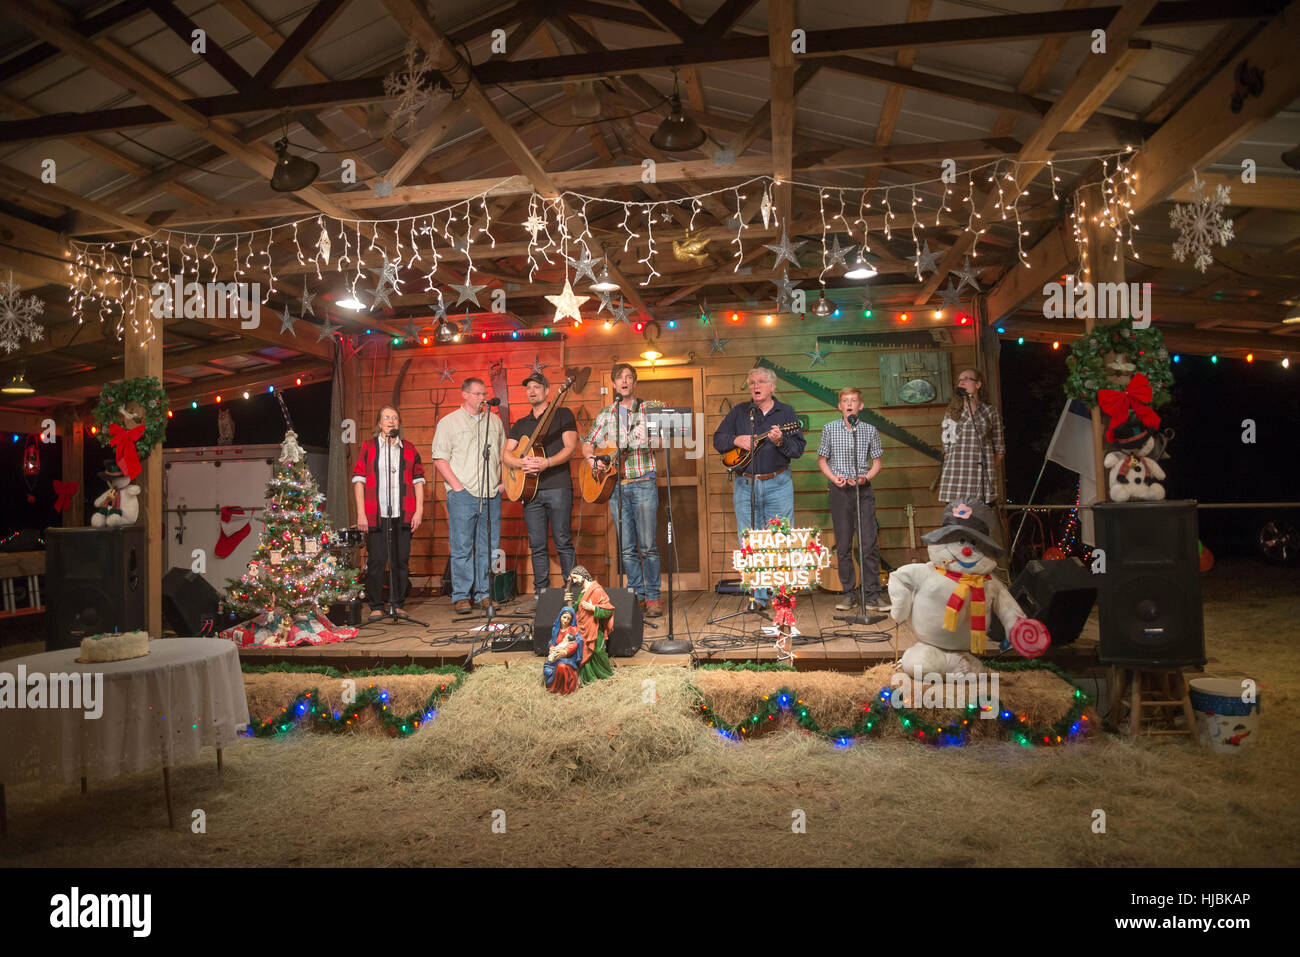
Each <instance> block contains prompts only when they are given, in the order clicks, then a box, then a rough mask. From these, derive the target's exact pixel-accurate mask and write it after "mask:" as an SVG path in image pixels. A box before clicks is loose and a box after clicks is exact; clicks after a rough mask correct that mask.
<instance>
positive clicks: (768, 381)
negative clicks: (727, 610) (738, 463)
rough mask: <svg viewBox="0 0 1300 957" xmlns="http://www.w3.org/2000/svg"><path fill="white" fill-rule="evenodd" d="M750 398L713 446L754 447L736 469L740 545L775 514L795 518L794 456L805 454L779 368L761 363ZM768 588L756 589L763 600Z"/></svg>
mask: <svg viewBox="0 0 1300 957" xmlns="http://www.w3.org/2000/svg"><path fill="white" fill-rule="evenodd" d="M745 386H746V388H748V389H749V398H750V401H748V402H742V403H740V404H739V405H737V406H734V407H733V408H732V410H731V411H730V412H728V413H727V417H726V418H725V419H723V420H722V424H721V425H720V426H718V431H716V432H714V433H713V447H714V448H715V449H717V450H718V451H719V452H722V453H724V454H725V453H727V452H729V451H731V450H732V449H733V448H735V449H744V450H746V451H752V452H753V455H752V457H751V458H750V460H749V463H748V464H747V465H746V466H745V467H744V468H742V469H738V470H737V471H736V473H735V483H736V484H735V488H733V489H732V493H731V496H732V506H733V507H734V508H735V510H736V528H737V530H738V531H739V533H740V541H741V544H742V545H743V544H744V541H745V532H747V531H748V530H749V529H751V528H762V527H763V526H765V525H766V524H767V521H768V519H770V518H784V519H786V520H787V521H788V522H790V523H791V524H793V523H794V480H793V478H792V477H791V475H790V461H791V460H792V459H797V458H798V457H799V456H801V455H803V452H804V446H805V445H806V444H807V442H806V440H805V439H804V435H803V430H802V429H800V428H799V420H798V418H797V417H796V416H795V414H794V409H793V408H791V407H790V406H788V405H786V404H785V403H784V402H778V401H777V400H776V397H775V396H774V395H773V393H774V392H775V391H776V373H775V372H773V371H772V370H771V369H769V368H767V367H765V366H756V367H754V368H753V369H751V370H750V372H749V379H748V380H747V381H746V383H745ZM767 595H768V592H767V589H763V588H758V589H755V590H754V598H755V599H756V600H757V601H758V602H759V604H760V605H765V604H766V599H767Z"/></svg>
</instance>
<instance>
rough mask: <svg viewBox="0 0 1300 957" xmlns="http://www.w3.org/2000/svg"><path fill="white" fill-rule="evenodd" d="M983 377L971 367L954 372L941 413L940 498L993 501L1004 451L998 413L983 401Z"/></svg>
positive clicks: (995, 495) (1004, 445)
mask: <svg viewBox="0 0 1300 957" xmlns="http://www.w3.org/2000/svg"><path fill="white" fill-rule="evenodd" d="M983 389H984V377H983V376H982V375H980V373H979V372H977V371H976V370H975V369H963V370H962V371H961V373H960V374H959V375H958V376H957V391H956V393H955V394H954V395H953V397H952V401H951V402H949V403H948V411H947V412H946V413H945V414H944V417H943V432H942V433H941V436H942V439H943V477H942V478H941V479H940V480H939V501H941V502H955V501H966V502H986V503H992V502H995V501H997V498H998V494H997V476H998V468H999V467H1000V466H1001V465H1002V457H1003V455H1004V454H1005V453H1006V451H1007V447H1006V440H1005V439H1004V437H1003V434H1002V416H1001V415H999V414H998V410H997V409H995V408H993V406H991V405H989V404H988V403H987V402H985V401H984V397H983V394H982V391H983Z"/></svg>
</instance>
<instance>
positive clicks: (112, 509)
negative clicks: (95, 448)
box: [90, 459, 140, 528]
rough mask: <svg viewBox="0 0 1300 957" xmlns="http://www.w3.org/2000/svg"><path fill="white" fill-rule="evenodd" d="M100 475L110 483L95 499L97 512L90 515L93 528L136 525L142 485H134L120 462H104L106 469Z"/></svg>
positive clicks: (138, 516)
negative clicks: (120, 465) (120, 466)
mask: <svg viewBox="0 0 1300 957" xmlns="http://www.w3.org/2000/svg"><path fill="white" fill-rule="evenodd" d="M99 477H100V478H102V479H103V480H104V481H105V482H107V483H108V489H107V490H106V491H105V492H104V494H103V495H101V496H99V498H97V499H95V501H94V503H93V504H94V506H95V513H94V514H93V515H91V516H90V525H91V527H92V528H104V527H106V526H107V527H108V528H116V527H117V526H118V525H134V524H135V523H136V521H138V520H139V518H140V501H139V498H140V486H138V485H132V484H131V480H130V479H129V478H127V477H126V473H125V472H123V471H122V470H121V469H120V468H119V467H118V464H117V463H116V462H114V461H112V460H111V459H110V460H106V461H105V462H104V471H102V472H100V473H99Z"/></svg>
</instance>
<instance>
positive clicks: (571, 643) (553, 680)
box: [542, 605, 583, 694]
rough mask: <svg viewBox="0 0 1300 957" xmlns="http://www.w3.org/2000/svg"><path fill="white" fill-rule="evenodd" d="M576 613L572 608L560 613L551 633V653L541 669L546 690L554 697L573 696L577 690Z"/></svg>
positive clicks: (578, 634) (579, 655) (579, 659)
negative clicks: (555, 695)
mask: <svg viewBox="0 0 1300 957" xmlns="http://www.w3.org/2000/svg"><path fill="white" fill-rule="evenodd" d="M576 618H577V613H576V612H575V611H574V610H573V608H572V607H571V606H568V605H566V606H565V607H564V608H561V609H560V613H559V615H557V616H556V618H555V626H554V627H553V628H552V629H551V641H550V649H551V650H550V651H549V652H547V655H546V664H544V665H542V677H543V678H544V679H545V680H546V690H547V691H550V692H553V693H555V694H572V693H573V692H574V691H577V690H578V667H579V666H580V665H581V663H582V641H583V639H582V632H580V631H579V630H578V626H577V624H576Z"/></svg>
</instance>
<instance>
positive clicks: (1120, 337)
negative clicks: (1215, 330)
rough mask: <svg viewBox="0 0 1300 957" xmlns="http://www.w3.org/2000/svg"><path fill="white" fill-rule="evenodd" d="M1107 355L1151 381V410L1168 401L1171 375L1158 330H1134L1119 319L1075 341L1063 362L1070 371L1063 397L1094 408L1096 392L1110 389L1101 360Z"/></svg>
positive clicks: (1126, 321)
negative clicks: (1114, 355)
mask: <svg viewBox="0 0 1300 957" xmlns="http://www.w3.org/2000/svg"><path fill="white" fill-rule="evenodd" d="M1109 352H1115V353H1118V354H1119V355H1121V356H1123V357H1124V358H1125V359H1127V360H1128V361H1129V362H1131V363H1133V365H1135V366H1137V368H1136V369H1135V370H1134V374H1136V373H1138V372H1140V373H1142V374H1143V375H1144V376H1146V377H1147V378H1148V379H1149V380H1150V381H1151V391H1152V393H1153V395H1152V400H1151V406H1152V407H1153V408H1156V407H1158V406H1162V405H1164V404H1165V403H1166V402H1168V401H1169V398H1170V396H1169V387H1170V386H1171V385H1172V384H1173V381H1174V375H1173V371H1172V369H1171V368H1170V364H1169V350H1168V349H1166V348H1165V340H1164V336H1162V335H1161V334H1160V330H1159V329H1154V328H1147V329H1134V328H1133V322H1132V320H1130V319H1121V320H1120V321H1119V322H1117V323H1115V324H1114V325H1110V326H1097V327H1096V328H1094V329H1093V330H1092V332H1089V333H1088V334H1087V335H1083V336H1080V337H1079V338H1078V339H1076V340H1075V341H1074V345H1073V346H1072V347H1071V348H1070V355H1068V356H1067V357H1066V359H1065V364H1066V366H1067V367H1068V368H1069V370H1070V373H1069V375H1068V376H1067V377H1066V380H1065V394H1066V395H1067V396H1069V397H1070V398H1072V399H1082V400H1083V401H1084V402H1085V403H1087V405H1088V407H1089V408H1096V407H1097V390H1099V389H1106V388H1111V386H1110V385H1109V384H1108V382H1107V372H1106V366H1105V360H1104V357H1105V355H1106V354H1107V353H1109Z"/></svg>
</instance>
